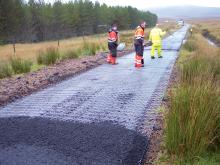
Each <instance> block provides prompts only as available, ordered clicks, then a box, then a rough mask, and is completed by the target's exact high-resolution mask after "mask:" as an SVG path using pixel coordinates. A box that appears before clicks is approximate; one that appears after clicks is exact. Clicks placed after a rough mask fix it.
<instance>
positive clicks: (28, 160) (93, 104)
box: [0, 25, 189, 165]
mask: <svg viewBox="0 0 220 165" xmlns="http://www.w3.org/2000/svg"><path fill="white" fill-rule="evenodd" d="M188 27H189V26H188V25H186V26H184V27H183V28H181V29H180V30H178V31H177V32H175V33H174V34H173V35H172V36H170V37H168V38H166V39H165V40H164V41H163V48H164V51H163V58H161V59H158V58H156V59H154V60H152V59H150V52H149V48H147V49H146V50H145V67H143V68H140V69H137V68H135V67H134V55H135V53H131V54H128V55H126V56H123V57H121V58H119V59H118V63H119V64H118V65H114V66H112V65H108V64H104V65H101V66H99V67H97V68H94V69H92V70H89V71H88V72H85V73H82V74H80V75H78V76H75V77H72V78H70V79H68V80H65V81H63V82H61V83H59V84H56V85H54V86H51V87H49V88H47V89H44V90H41V91H39V92H36V93H34V94H32V95H30V96H27V97H25V98H22V99H20V100H17V101H15V102H13V103H10V104H8V105H6V106H4V107H0V135H1V136H0V165H136V164H140V163H141V160H142V158H143V155H144V153H145V151H146V149H147V146H148V143H149V139H148V137H149V135H150V134H151V132H152V130H153V129H154V126H155V117H156V115H157V112H156V109H157V108H158V107H159V106H160V104H161V101H162V98H163V95H164V92H165V91H166V88H167V85H168V82H169V78H170V74H171V72H172V68H173V66H174V64H175V61H176V58H177V57H178V51H179V49H180V47H181V44H182V42H183V40H184V38H185V35H186V32H187V29H188Z"/></svg>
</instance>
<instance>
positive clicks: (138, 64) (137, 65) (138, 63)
mask: <svg viewBox="0 0 220 165" xmlns="http://www.w3.org/2000/svg"><path fill="white" fill-rule="evenodd" d="M141 60H142V57H141V56H139V55H137V56H136V65H135V67H136V68H140V67H142V63H141Z"/></svg>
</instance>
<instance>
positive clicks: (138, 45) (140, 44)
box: [134, 39, 144, 64]
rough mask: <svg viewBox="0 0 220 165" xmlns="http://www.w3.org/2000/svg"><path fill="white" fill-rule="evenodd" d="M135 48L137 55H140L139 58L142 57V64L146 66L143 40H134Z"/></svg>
mask: <svg viewBox="0 0 220 165" xmlns="http://www.w3.org/2000/svg"><path fill="white" fill-rule="evenodd" d="M134 47H135V52H136V55H139V56H141V57H142V60H141V63H142V64H144V59H143V55H144V46H143V40H141V39H139V40H134Z"/></svg>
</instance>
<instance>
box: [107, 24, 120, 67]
mask: <svg viewBox="0 0 220 165" xmlns="http://www.w3.org/2000/svg"><path fill="white" fill-rule="evenodd" d="M117 30H118V28H117V25H116V24H113V25H112V26H111V28H110V30H109V32H108V48H109V52H110V53H109V55H108V57H107V62H108V63H109V64H112V65H115V64H117V63H116V57H117V47H118V31H117Z"/></svg>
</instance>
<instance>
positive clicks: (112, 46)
mask: <svg viewBox="0 0 220 165" xmlns="http://www.w3.org/2000/svg"><path fill="white" fill-rule="evenodd" d="M117 46H118V44H117V43H115V42H108V49H109V51H110V53H111V55H112V57H117Z"/></svg>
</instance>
